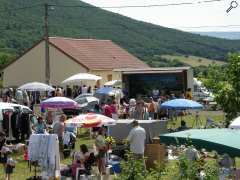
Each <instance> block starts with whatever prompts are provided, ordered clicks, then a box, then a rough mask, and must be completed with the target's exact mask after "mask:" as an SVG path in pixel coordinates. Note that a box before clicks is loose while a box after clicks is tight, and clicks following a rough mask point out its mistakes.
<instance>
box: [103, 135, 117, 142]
mask: <svg viewBox="0 0 240 180" xmlns="http://www.w3.org/2000/svg"><path fill="white" fill-rule="evenodd" d="M105 141H106V142H107V144H115V143H116V141H115V139H114V138H113V137H112V136H108V137H106V138H105Z"/></svg>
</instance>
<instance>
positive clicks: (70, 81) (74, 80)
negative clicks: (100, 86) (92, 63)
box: [62, 73, 102, 85]
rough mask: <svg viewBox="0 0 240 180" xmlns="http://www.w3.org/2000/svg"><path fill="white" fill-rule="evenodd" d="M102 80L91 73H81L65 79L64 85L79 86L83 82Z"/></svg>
mask: <svg viewBox="0 0 240 180" xmlns="http://www.w3.org/2000/svg"><path fill="white" fill-rule="evenodd" d="M100 79H102V77H100V76H96V75H94V74H89V73H79V74H75V75H73V76H70V77H69V78H67V79H65V80H64V81H63V82H62V84H65V85H79V84H80V83H82V82H83V81H97V80H100Z"/></svg>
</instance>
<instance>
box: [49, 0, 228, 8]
mask: <svg viewBox="0 0 240 180" xmlns="http://www.w3.org/2000/svg"><path fill="white" fill-rule="evenodd" d="M220 1H224V0H203V1H197V2H182V3H167V4H149V5H125V6H83V5H58V4H49V5H48V6H52V7H62V8H102V9H122V8H151V7H166V6H181V5H193V4H202V3H212V2H220Z"/></svg>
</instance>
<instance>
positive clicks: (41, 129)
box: [33, 116, 47, 134]
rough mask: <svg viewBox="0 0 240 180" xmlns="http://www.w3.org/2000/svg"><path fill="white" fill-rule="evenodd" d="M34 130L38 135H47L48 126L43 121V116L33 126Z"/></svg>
mask: <svg viewBox="0 0 240 180" xmlns="http://www.w3.org/2000/svg"><path fill="white" fill-rule="evenodd" d="M33 130H35V133H36V134H44V133H46V130H47V125H46V123H45V122H44V121H43V118H42V117H41V116H39V117H38V118H37V123H36V124H34V125H33Z"/></svg>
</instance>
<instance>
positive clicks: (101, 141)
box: [95, 128, 107, 175]
mask: <svg viewBox="0 0 240 180" xmlns="http://www.w3.org/2000/svg"><path fill="white" fill-rule="evenodd" d="M104 134H105V130H104V128H100V129H99V130H98V135H97V137H96V140H95V146H96V150H97V152H98V155H97V166H98V170H99V172H100V174H101V175H104V174H106V152H107V144H106V141H105V137H104Z"/></svg>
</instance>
